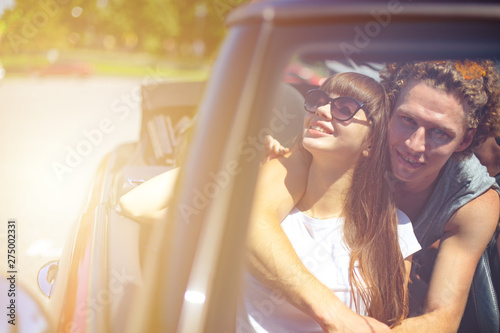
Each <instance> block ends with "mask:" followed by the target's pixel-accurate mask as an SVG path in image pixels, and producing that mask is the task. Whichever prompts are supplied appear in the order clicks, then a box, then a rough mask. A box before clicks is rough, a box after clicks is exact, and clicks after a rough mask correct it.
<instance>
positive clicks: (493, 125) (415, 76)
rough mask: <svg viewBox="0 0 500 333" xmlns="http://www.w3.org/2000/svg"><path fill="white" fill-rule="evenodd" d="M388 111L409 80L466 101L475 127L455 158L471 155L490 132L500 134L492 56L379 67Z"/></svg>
mask: <svg viewBox="0 0 500 333" xmlns="http://www.w3.org/2000/svg"><path fill="white" fill-rule="evenodd" d="M380 77H381V78H382V84H383V85H384V87H385V88H386V91H387V93H388V95H389V100H390V107H391V111H392V110H393V108H394V106H395V103H396V101H397V99H398V97H399V94H400V92H401V90H402V89H403V88H404V87H405V86H407V85H408V84H410V83H411V82H416V81H417V82H423V83H425V84H427V85H428V86H430V87H433V88H436V89H438V90H441V91H444V92H446V93H450V94H454V95H455V96H457V97H459V98H460V99H461V100H462V101H464V102H465V103H466V105H467V106H468V107H469V108H467V109H470V112H469V114H468V126H469V128H476V129H477V130H476V134H475V135H474V138H473V140H472V143H471V144H470V146H469V147H468V148H467V149H465V150H463V151H461V152H458V153H455V154H454V156H455V158H463V157H466V156H470V155H471V154H472V153H473V152H474V149H476V148H477V147H478V146H480V145H481V144H482V143H483V142H484V140H486V138H488V137H490V136H497V137H498V136H500V82H499V73H498V69H497V68H496V66H495V63H494V62H493V61H491V60H476V61H472V60H440V61H418V62H409V63H401V64H399V63H390V64H387V66H386V67H385V68H384V69H383V70H382V71H381V73H380Z"/></svg>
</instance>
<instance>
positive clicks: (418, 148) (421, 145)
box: [406, 127, 425, 153]
mask: <svg viewBox="0 0 500 333" xmlns="http://www.w3.org/2000/svg"><path fill="white" fill-rule="evenodd" d="M406 145H407V146H408V148H410V149H411V150H412V151H413V152H416V153H421V152H424V151H425V128H423V127H419V128H417V130H416V131H415V132H413V133H412V135H411V136H410V137H409V138H408V139H407V140H406Z"/></svg>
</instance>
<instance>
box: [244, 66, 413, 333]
mask: <svg viewBox="0 0 500 333" xmlns="http://www.w3.org/2000/svg"><path fill="white" fill-rule="evenodd" d="M305 108H306V110H307V111H309V112H308V113H307V114H306V116H305V118H304V133H303V138H302V145H303V147H304V148H305V149H306V150H307V151H308V152H309V153H310V154H311V156H312V160H311V165H310V168H309V172H308V175H307V187H306V190H305V193H304V195H303V196H302V198H301V199H300V201H299V202H298V203H297V204H296V206H295V209H294V210H293V211H292V212H291V213H290V214H288V216H287V217H286V218H285V219H284V220H283V222H282V223H281V226H282V228H283V229H284V231H285V233H286V234H287V236H288V239H289V240H290V242H291V244H292V245H293V248H294V250H295V252H296V253H297V254H298V256H299V258H300V259H301V261H302V263H303V264H304V265H305V266H306V267H307V268H308V269H309V270H310V271H311V273H313V274H314V275H315V276H316V278H318V279H319V280H320V281H321V282H322V283H323V284H324V285H325V286H327V287H328V288H329V289H330V290H331V291H333V292H334V293H335V294H336V296H337V297H338V299H339V300H341V301H342V302H343V303H344V304H345V305H346V306H347V307H348V308H350V309H351V310H353V311H356V312H357V313H358V314H361V315H366V316H370V317H373V318H375V319H377V320H379V321H381V322H383V323H386V324H388V325H390V326H394V325H396V324H398V323H399V322H400V321H401V320H402V319H403V318H405V317H406V316H407V314H408V302H407V301H408V300H407V277H408V274H409V266H410V265H411V264H410V263H411V254H413V253H414V252H416V251H418V250H419V249H420V245H419V244H418V242H417V240H416V238H415V236H414V234H413V229H412V226H411V223H410V221H409V219H408V218H407V217H406V215H404V214H403V213H402V212H400V211H398V210H397V209H396V206H395V204H394V200H393V197H392V189H391V185H390V181H389V177H388V176H387V170H388V168H389V166H390V160H389V152H388V150H387V147H388V145H387V124H388V122H389V110H388V108H387V99H386V95H385V92H384V89H383V88H382V86H381V85H380V84H379V83H377V82H376V81H375V80H373V79H371V78H369V77H367V76H364V75H361V74H357V73H342V74H337V75H335V76H332V77H330V78H329V79H328V80H327V81H326V82H325V83H324V84H323V85H322V87H321V89H317V90H312V91H309V92H308V93H307V95H306V101H305ZM270 163H279V161H277V160H273V161H271V162H270ZM265 167H266V166H264V168H265ZM263 171H264V172H265V170H263ZM290 182H291V183H292V184H291V185H290V186H293V179H292V180H290ZM265 187H266V185H265V184H263V183H262V181H259V185H258V187H257V192H256V195H258V193H259V191H261V190H265ZM256 202H257V206H256V209H259V204H258V203H259V201H258V200H257V201H256ZM252 232H253V231H252V230H251V232H250V234H252ZM269 255H270V256H272V253H270V254H269ZM271 260H272V259H271ZM291 274H292V275H293V272H291ZM244 276H245V278H244V289H243V297H242V302H241V303H242V304H241V305H240V309H239V314H238V318H237V323H236V325H237V327H236V328H237V331H239V332H246V331H251V329H253V330H255V331H256V332H321V331H322V327H321V326H320V325H319V324H318V323H317V322H316V321H315V320H314V319H313V318H312V317H310V316H308V315H307V314H306V313H304V312H302V311H301V310H299V309H298V308H296V307H294V306H293V305H292V304H291V303H289V302H288V301H286V300H285V299H284V297H282V296H280V295H278V294H276V293H275V292H273V290H271V289H269V288H268V287H266V285H264V283H262V282H261V281H260V280H259V278H257V277H255V276H254V275H252V273H251V272H245V274H244ZM250 326H251V327H250Z"/></svg>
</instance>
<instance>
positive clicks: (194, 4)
mask: <svg viewBox="0 0 500 333" xmlns="http://www.w3.org/2000/svg"><path fill="white" fill-rule="evenodd" d="M246 1H248V0H206V1H201V0H17V2H16V4H15V6H14V8H13V9H8V10H6V11H5V12H4V13H3V15H2V17H1V19H0V54H6V53H14V54H20V53H29V52H40V51H46V50H49V49H53V48H55V49H59V50H65V49H78V48H87V49H88V48H91V49H92V48H93V49H104V50H113V51H124V52H144V51H146V52H149V53H153V54H157V55H161V56H164V57H167V58H172V59H174V58H183V59H189V58H193V59H198V58H203V57H210V56H211V55H212V54H213V52H214V51H216V50H217V48H218V46H219V44H220V42H221V40H222V39H223V37H224V34H225V25H224V20H225V17H226V16H227V14H228V13H229V11H230V10H232V9H233V8H235V7H237V6H239V5H241V4H243V3H244V2H246Z"/></svg>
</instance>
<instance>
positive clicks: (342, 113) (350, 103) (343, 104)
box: [332, 97, 359, 120]
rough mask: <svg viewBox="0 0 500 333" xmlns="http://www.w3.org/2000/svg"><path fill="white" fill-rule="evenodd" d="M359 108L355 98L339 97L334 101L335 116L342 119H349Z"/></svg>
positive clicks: (333, 111) (333, 110)
mask: <svg viewBox="0 0 500 333" xmlns="http://www.w3.org/2000/svg"><path fill="white" fill-rule="evenodd" d="M358 109H359V105H358V104H357V103H356V101H354V100H353V99H350V98H347V97H339V98H337V99H335V101H334V102H333V103H332V113H333V116H334V117H335V118H337V119H340V120H347V119H349V118H351V117H352V115H353V114H354V113H355V112H356V111H357V110H358Z"/></svg>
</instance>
